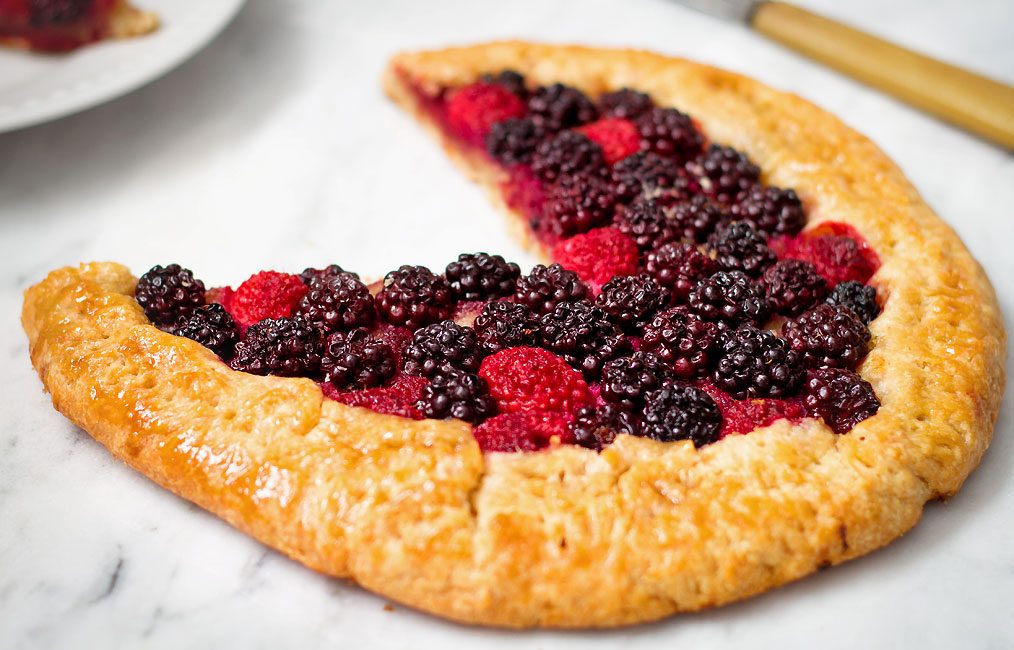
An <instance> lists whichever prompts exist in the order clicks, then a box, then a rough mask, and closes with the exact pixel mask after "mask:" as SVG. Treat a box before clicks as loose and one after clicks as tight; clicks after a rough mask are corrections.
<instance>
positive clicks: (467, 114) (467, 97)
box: [447, 83, 525, 144]
mask: <svg viewBox="0 0 1014 650" xmlns="http://www.w3.org/2000/svg"><path fill="white" fill-rule="evenodd" d="M524 114H525V103H524V102H523V101H521V100H520V99H519V98H518V97H517V95H515V94H514V93H512V92H511V91H509V90H507V89H506V88H504V87H503V86H501V85H498V84H487V83H474V84H470V85H468V86H464V87H462V88H459V89H458V90H455V91H454V92H452V93H451V95H450V97H448V98H447V123H448V124H449V125H450V127H451V129H452V130H453V131H454V133H455V134H457V135H458V136H459V137H461V138H462V139H463V140H465V141H466V142H470V143H472V144H481V143H482V142H483V140H484V139H485V138H486V135H487V134H488V133H489V131H490V128H491V127H492V126H493V125H494V124H495V123H497V122H502V121H504V120H507V119H510V118H512V117H522V116H523V115H524Z"/></svg>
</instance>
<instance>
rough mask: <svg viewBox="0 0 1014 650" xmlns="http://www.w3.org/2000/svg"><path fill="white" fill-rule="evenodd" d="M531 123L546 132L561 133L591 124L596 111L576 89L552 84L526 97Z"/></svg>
mask: <svg viewBox="0 0 1014 650" xmlns="http://www.w3.org/2000/svg"><path fill="white" fill-rule="evenodd" d="M528 111H529V112H530V113H531V116H532V121H534V122H535V123H536V124H537V125H539V126H541V127H542V128H544V129H546V130H547V131H561V130H563V129H568V128H570V127H572V126H578V125H580V124H584V123H586V122H591V121H592V120H594V119H595V118H596V117H598V110H597V109H596V108H595V104H593V103H592V102H591V100H590V99H588V98H587V97H585V94H584V93H582V92H581V91H580V90H578V89H577V88H571V87H570V86H564V85H563V84H553V85H552V86H540V87H538V88H536V89H535V90H534V91H533V92H532V94H531V95H530V96H529V97H528Z"/></svg>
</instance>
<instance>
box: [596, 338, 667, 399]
mask: <svg viewBox="0 0 1014 650" xmlns="http://www.w3.org/2000/svg"><path fill="white" fill-rule="evenodd" d="M672 380H673V372H672V370H670V369H669V368H668V367H666V365H665V364H664V363H662V360H661V359H660V358H659V357H658V356H656V355H655V354H654V353H652V352H644V351H642V352H635V353H634V354H632V355H630V356H629V357H620V358H619V359H613V360H612V361H609V362H607V363H606V364H605V365H604V366H602V384H601V390H602V393H601V394H602V399H604V400H605V401H607V402H611V403H613V404H615V405H617V406H619V407H620V408H623V409H626V410H628V411H629V410H634V409H635V408H637V407H638V406H640V405H642V404H644V400H645V398H646V397H647V395H648V393H650V392H652V391H654V390H657V389H659V388H661V387H662V386H663V385H665V384H668V383H671V382H672Z"/></svg>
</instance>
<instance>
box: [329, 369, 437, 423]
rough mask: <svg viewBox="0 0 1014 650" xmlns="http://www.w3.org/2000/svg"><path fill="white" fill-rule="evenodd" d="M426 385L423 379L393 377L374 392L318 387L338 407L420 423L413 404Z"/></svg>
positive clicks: (417, 410) (419, 414)
mask: <svg viewBox="0 0 1014 650" xmlns="http://www.w3.org/2000/svg"><path fill="white" fill-rule="evenodd" d="M428 385H429V381H427V380H426V379H425V378H423V377H413V376H411V375H395V378H394V380H393V381H391V383H390V384H389V385H387V386H380V387H377V388H367V389H364V390H352V391H340V390H338V389H336V388H335V387H334V386H333V385H332V384H330V383H328V382H325V383H323V384H321V389H323V391H324V394H325V395H327V396H328V397H329V398H331V399H333V400H335V401H337V402H341V403H342V404H348V405H349V406H360V407H363V408H368V409H370V410H371V411H376V412H377V413H386V414H388V415H397V416H400V417H403V418H412V419H413V420H421V419H423V417H424V415H423V413H422V411H420V410H419V408H418V406H417V404H418V402H419V400H420V399H421V398H422V393H423V389H424V388H425V387H426V386H428Z"/></svg>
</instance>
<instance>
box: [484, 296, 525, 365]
mask: <svg viewBox="0 0 1014 650" xmlns="http://www.w3.org/2000/svg"><path fill="white" fill-rule="evenodd" d="M473 327H474V328H475V334H476V336H477V337H478V340H479V345H480V346H481V347H482V350H483V352H485V353H486V354H493V353H494V352H499V351H500V350H503V349H504V348H514V347H518V346H521V345H533V344H534V343H535V335H536V333H537V332H538V329H539V320H538V319H537V318H536V317H535V314H533V313H532V310H531V309H529V308H528V307H525V306H524V305H521V304H518V303H516V302H489V303H486V306H485V307H483V309H482V313H481V314H479V316H478V317H477V318H476V319H475V323H474V324H473Z"/></svg>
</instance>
